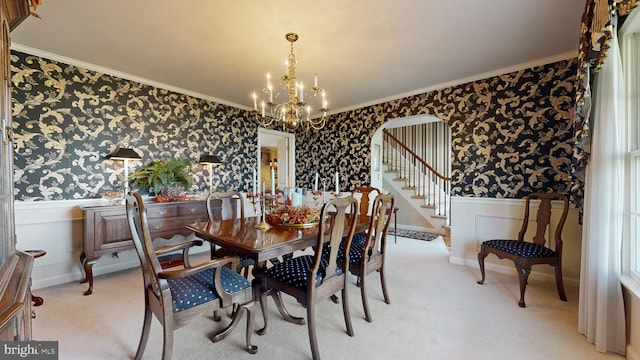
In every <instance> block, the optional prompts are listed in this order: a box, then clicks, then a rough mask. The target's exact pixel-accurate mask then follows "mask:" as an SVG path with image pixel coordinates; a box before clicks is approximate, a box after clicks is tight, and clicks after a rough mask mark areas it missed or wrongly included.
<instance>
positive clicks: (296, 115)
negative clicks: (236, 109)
mask: <svg viewBox="0 0 640 360" xmlns="http://www.w3.org/2000/svg"><path fill="white" fill-rule="evenodd" d="M285 38H286V39H287V41H289V42H290V43H291V53H290V54H289V59H288V60H287V61H286V63H285V65H286V67H287V72H286V73H285V74H284V75H283V76H282V77H281V78H280V80H281V83H280V86H282V87H283V88H284V89H283V90H284V92H285V93H287V94H288V100H287V101H284V102H282V103H276V102H274V99H277V98H278V95H279V94H280V93H279V92H275V93H274V91H276V90H274V88H273V85H272V84H271V75H270V74H269V73H267V86H266V87H265V88H264V89H262V91H263V92H264V93H265V95H266V98H267V99H266V101H262V102H261V103H260V109H258V97H257V95H256V93H255V92H254V93H253V113H254V114H255V116H256V119H257V121H258V123H259V124H260V125H261V126H264V127H266V126H269V125H271V124H273V123H281V124H282V128H283V129H291V130H295V129H297V128H298V127H299V126H300V125H301V124H304V125H305V127H306V128H307V129H308V128H309V127H312V128H314V129H322V128H323V127H324V125H325V123H326V121H327V111H328V110H329V109H328V107H327V99H326V94H325V92H324V89H322V88H319V87H318V75H317V74H316V75H315V76H314V81H313V87H311V88H310V89H309V90H310V91H309V92H307V94H306V96H305V87H304V84H303V83H302V81H298V79H297V78H296V56H295V55H294V54H293V43H294V42H296V40H298V34H295V33H288V34H286V35H285ZM318 93H320V94H321V96H322V102H321V103H320V108H319V109H318V112H319V113H320V114H321V115H322V116H318V117H316V118H312V116H311V112H312V108H311V105H309V104H307V103H306V102H305V97H306V98H307V99H314V98H316V96H317V95H318Z"/></svg>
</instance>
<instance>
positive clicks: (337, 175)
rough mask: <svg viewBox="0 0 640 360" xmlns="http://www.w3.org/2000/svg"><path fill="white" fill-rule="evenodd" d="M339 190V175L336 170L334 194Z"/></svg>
mask: <svg viewBox="0 0 640 360" xmlns="http://www.w3.org/2000/svg"><path fill="white" fill-rule="evenodd" d="M339 192H340V176H339V174H338V172H337V171H336V195H337V194H338V193H339Z"/></svg>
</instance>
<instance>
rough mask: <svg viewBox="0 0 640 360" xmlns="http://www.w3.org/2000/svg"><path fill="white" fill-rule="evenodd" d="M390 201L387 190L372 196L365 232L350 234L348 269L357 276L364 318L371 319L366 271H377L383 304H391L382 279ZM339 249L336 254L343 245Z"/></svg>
mask: <svg viewBox="0 0 640 360" xmlns="http://www.w3.org/2000/svg"><path fill="white" fill-rule="evenodd" d="M393 204H394V199H393V195H391V194H386V195H383V194H380V195H378V196H376V198H375V199H374V200H373V209H372V211H371V220H370V222H369V229H368V230H367V232H365V233H358V234H356V235H354V237H353V240H352V242H351V247H350V248H349V271H350V272H351V273H352V274H354V275H356V276H357V277H358V283H359V285H360V295H361V297H362V306H363V308H364V317H365V319H366V320H367V321H368V322H371V313H370V312H369V304H368V302H367V286H366V284H367V281H366V278H367V275H369V274H371V273H372V272H376V271H377V272H379V273H380V283H381V285H382V295H383V296H384V301H385V302H386V303H387V304H391V300H389V294H388V292H387V284H386V280H385V271H384V263H385V261H384V260H385V254H386V248H387V232H388V231H389V224H391V212H389V211H388V209H393ZM356 237H357V239H356ZM340 250H341V252H340V254H339V255H338V257H339V258H340V256H343V254H344V249H340Z"/></svg>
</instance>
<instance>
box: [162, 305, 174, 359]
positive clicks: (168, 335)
mask: <svg viewBox="0 0 640 360" xmlns="http://www.w3.org/2000/svg"><path fill="white" fill-rule="evenodd" d="M169 316H173V314H171V315H169ZM162 332H163V337H164V338H163V342H162V344H163V345H162V360H171V353H172V351H173V321H165V323H164V325H163V326H162Z"/></svg>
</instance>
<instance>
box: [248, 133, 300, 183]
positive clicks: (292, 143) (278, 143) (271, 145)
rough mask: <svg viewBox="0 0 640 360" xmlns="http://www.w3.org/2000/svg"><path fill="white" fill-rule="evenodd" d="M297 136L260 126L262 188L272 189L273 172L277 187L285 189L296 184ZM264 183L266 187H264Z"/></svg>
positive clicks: (259, 143)
mask: <svg viewBox="0 0 640 360" xmlns="http://www.w3.org/2000/svg"><path fill="white" fill-rule="evenodd" d="M295 153H296V138H295V135H294V134H291V133H287V132H283V131H277V130H269V129H264V128H258V154H257V160H258V161H257V163H258V169H257V170H258V181H259V183H260V185H259V186H260V188H261V189H262V190H263V191H264V189H267V190H269V189H271V184H272V182H271V179H272V176H271V172H272V169H273V180H274V181H275V188H276V189H280V190H284V189H285V188H287V187H293V186H294V184H295V180H296V179H295V175H296V171H295V169H296V164H295ZM263 184H264V188H263Z"/></svg>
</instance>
